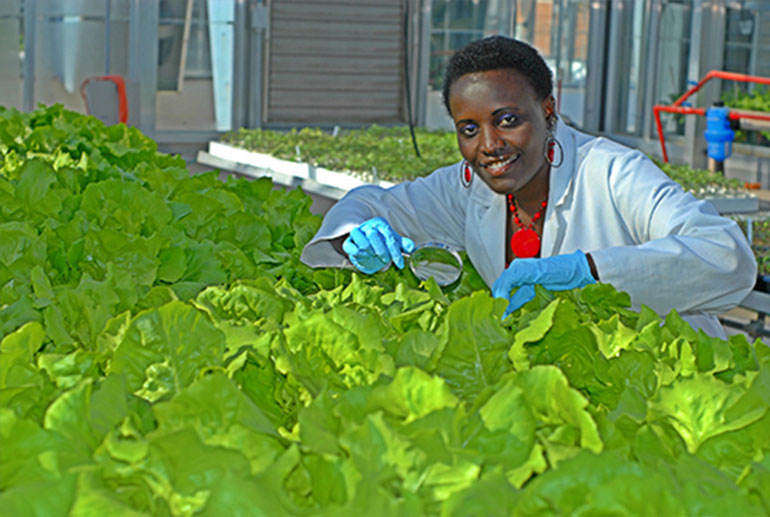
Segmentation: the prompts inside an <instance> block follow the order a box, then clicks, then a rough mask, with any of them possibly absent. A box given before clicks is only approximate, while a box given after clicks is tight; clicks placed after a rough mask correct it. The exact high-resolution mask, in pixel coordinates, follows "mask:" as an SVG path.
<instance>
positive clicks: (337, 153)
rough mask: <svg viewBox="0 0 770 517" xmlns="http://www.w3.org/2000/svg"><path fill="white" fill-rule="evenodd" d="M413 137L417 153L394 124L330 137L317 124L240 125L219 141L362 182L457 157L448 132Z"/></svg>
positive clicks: (399, 177)
mask: <svg viewBox="0 0 770 517" xmlns="http://www.w3.org/2000/svg"><path fill="white" fill-rule="evenodd" d="M415 137H416V139H417V142H418V148H419V150H420V157H418V156H417V155H416V153H415V150H414V147H413V144H412V139H411V136H410V134H409V130H408V129H407V128H405V127H400V126H396V127H383V126H377V125H373V126H369V127H367V128H365V129H347V130H341V131H339V132H338V134H337V135H336V136H334V135H332V134H331V133H326V132H324V131H322V130H320V129H317V128H304V129H301V130H299V131H297V130H291V131H288V132H278V131H271V130H259V129H240V130H238V131H237V132H233V133H228V134H227V135H225V136H224V137H223V139H222V140H223V142H226V143H228V144H231V145H234V146H236V147H242V148H244V149H248V150H251V151H257V152H261V153H266V154H270V155H272V156H275V157H276V158H281V159H284V160H291V161H296V162H303V163H309V164H311V165H315V166H318V167H323V168H326V169H330V170H334V171H341V172H350V173H352V174H353V175H355V176H358V177H360V178H363V179H365V180H371V179H374V178H376V179H380V180H387V181H392V182H399V181H404V180H410V179H414V178H417V177H419V176H427V175H428V174H430V173H431V172H433V171H434V170H436V169H438V168H439V167H443V166H445V165H449V164H452V163H455V162H457V161H458V160H460V158H461V156H460V153H459V151H458V150H457V141H456V136H455V134H454V133H450V132H446V131H428V130H425V129H423V128H415Z"/></svg>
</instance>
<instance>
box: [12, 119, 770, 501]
mask: <svg viewBox="0 0 770 517" xmlns="http://www.w3.org/2000/svg"><path fill="white" fill-rule="evenodd" d="M0 142H2V143H0V155H2V164H1V167H2V175H1V176H0V197H1V198H2V199H0V296H1V297H2V298H0V325H2V327H0V444H2V446H0V515H46V516H48V515H50V516H57V515H72V516H79V515H97V514H98V515H127V516H138V515H153V516H158V515H159V516H163V515H270V516H282V515H287V516H288V515H292V516H294V515H314V516H317V515H334V516H339V515H342V516H344V515H350V516H353V515H356V516H357V515H399V516H401V515H442V516H454V515H457V516H468V515H485V516H486V515H512V514H515V515H556V514H583V515H593V514H601V515H683V516H684V515H724V514H741V515H757V514H763V513H764V514H766V513H768V512H770V499H768V496H767V493H768V491H767V487H768V486H770V455H769V454H768V453H769V452H770V442H768V440H767V436H768V435H770V411H768V410H769V409H770V368H769V367H768V365H769V364H770V349H768V348H767V346H765V345H764V344H762V343H761V342H759V341H757V342H756V343H754V344H750V343H749V342H748V341H747V340H746V339H745V338H744V337H742V336H736V337H732V338H731V339H730V340H729V341H722V340H719V339H714V338H710V337H708V336H706V335H704V334H703V333H696V332H694V331H693V330H692V328H690V327H689V326H688V325H687V324H685V323H684V322H683V321H682V320H681V318H679V316H678V315H677V314H676V312H672V313H671V314H670V315H669V316H668V317H667V318H665V320H663V321H662V320H661V318H660V317H659V316H657V315H656V314H654V313H652V311H650V310H649V309H647V308H643V309H642V310H641V311H640V312H634V311H631V310H629V308H628V306H629V298H628V296H627V295H625V294H623V293H618V292H617V291H615V290H614V289H613V288H612V287H611V286H608V285H601V284H600V285H592V286H588V287H586V288H584V289H582V290H575V291H569V292H563V293H558V295H554V294H551V293H548V292H546V291H543V290H540V289H539V288H538V294H537V296H536V298H535V299H534V300H533V301H531V302H530V303H529V304H527V305H526V306H525V307H524V308H522V310H520V311H517V312H516V313H515V314H514V315H512V316H511V317H509V318H508V319H507V320H506V321H504V322H501V320H500V318H501V315H502V314H503V311H504V309H505V305H506V304H505V301H504V300H499V299H493V298H491V297H490V295H489V293H488V290H487V289H486V288H485V286H484V284H483V282H482V281H481V279H480V278H479V276H478V274H477V273H476V272H475V271H474V270H473V268H472V266H471V265H470V264H468V263H467V261H466V264H465V270H464V273H463V278H462V280H461V281H460V282H459V283H458V284H457V285H456V286H454V287H452V288H451V289H444V290H442V289H441V288H439V287H438V286H437V285H436V284H435V282H433V281H432V280H429V281H427V282H425V283H420V282H418V281H417V280H416V279H415V278H414V277H413V276H411V274H410V273H409V272H408V271H398V270H394V269H392V270H389V271H387V272H385V273H379V274H377V275H374V276H364V275H360V274H357V273H353V272H351V271H347V270H345V271H342V270H336V269H319V270H311V269H309V268H306V267H305V266H303V265H302V264H301V263H300V262H299V261H298V256H299V253H300V251H301V249H302V246H303V245H304V244H305V243H306V242H307V241H308V240H309V238H310V237H311V236H312V235H313V233H314V231H315V230H316V229H317V227H318V224H319V218H318V217H317V216H313V215H311V214H310V212H309V211H308V206H309V205H310V201H309V198H307V197H306V196H305V195H304V194H302V193H301V192H299V191H295V192H285V191H283V190H275V189H273V188H272V185H271V184H270V182H269V181H267V180H258V181H253V182H248V181H246V180H228V181H227V182H220V181H219V180H218V179H217V177H216V175H215V173H211V174H204V175H202V176H189V175H188V173H187V171H186V170H185V169H184V167H183V164H182V163H181V162H180V160H179V159H178V158H174V157H169V156H164V155H162V154H159V153H157V152H156V149H155V147H154V144H153V143H152V142H151V141H150V140H148V139H146V138H144V137H143V136H142V135H140V134H139V133H138V132H136V131H135V130H131V129H126V128H124V127H123V126H115V127H112V128H105V127H104V126H102V125H101V124H100V123H99V122H97V121H96V120H94V119H92V118H89V117H84V116H81V115H76V114H74V113H70V112H66V111H64V110H62V109H61V108H60V107H51V108H46V109H40V110H38V111H36V112H34V113H32V114H29V115H23V114H20V113H18V112H15V111H12V110H10V111H9V110H7V111H0Z"/></svg>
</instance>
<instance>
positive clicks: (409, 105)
mask: <svg viewBox="0 0 770 517" xmlns="http://www.w3.org/2000/svg"><path fill="white" fill-rule="evenodd" d="M409 77H410V76H409V0H406V1H405V2H404V81H405V82H406V116H407V118H408V122H409V133H410V134H411V135H412V145H413V146H414V152H415V154H416V155H417V157H418V158H422V156H421V155H420V148H419V147H417V137H416V136H415V135H414V121H413V120H412V93H411V90H412V89H411V81H410V80H409Z"/></svg>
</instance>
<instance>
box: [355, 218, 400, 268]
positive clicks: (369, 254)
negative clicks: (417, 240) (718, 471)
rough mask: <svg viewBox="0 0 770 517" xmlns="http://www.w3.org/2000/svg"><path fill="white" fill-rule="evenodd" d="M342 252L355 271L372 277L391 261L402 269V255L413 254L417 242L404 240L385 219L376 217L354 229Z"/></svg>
mask: <svg viewBox="0 0 770 517" xmlns="http://www.w3.org/2000/svg"><path fill="white" fill-rule="evenodd" d="M342 250H343V251H344V252H345V253H347V255H348V258H349V259H350V262H352V263H353V265H354V266H355V267H356V269H358V270H359V271H361V272H362V273H366V274H367V275H371V274H373V273H376V272H377V271H380V270H381V269H384V268H385V267H386V266H387V265H388V264H390V263H391V262H393V263H394V264H396V267H398V268H399V269H403V268H404V257H403V255H402V254H401V252H402V251H405V252H407V253H410V252H411V251H412V250H414V241H412V239H410V238H408V237H401V236H400V235H399V234H398V233H397V232H396V231H395V230H394V229H393V228H392V227H391V226H390V224H388V221H386V220H385V219H383V218H382V217H374V218H372V219H369V220H368V221H365V222H363V223H361V225H359V226H358V227H356V228H353V230H352V231H351V232H350V235H349V236H348V238H347V239H345V241H344V242H343V243H342Z"/></svg>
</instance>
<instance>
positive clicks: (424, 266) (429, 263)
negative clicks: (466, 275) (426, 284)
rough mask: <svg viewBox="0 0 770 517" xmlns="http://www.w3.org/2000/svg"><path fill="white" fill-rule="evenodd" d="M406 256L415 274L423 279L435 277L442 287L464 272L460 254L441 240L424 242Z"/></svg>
mask: <svg viewBox="0 0 770 517" xmlns="http://www.w3.org/2000/svg"><path fill="white" fill-rule="evenodd" d="M404 256H405V257H408V262H409V269H411V270H412V273H414V276H416V277H417V278H419V279H420V280H423V281H424V280H427V279H428V278H430V277H433V279H434V280H435V281H436V283H437V284H438V285H440V286H442V287H444V286H447V285H450V284H452V283H454V282H455V281H456V280H457V279H458V278H460V274H461V273H462V272H463V260H462V259H461V258H460V254H459V253H457V252H456V251H455V250H453V249H452V248H450V247H449V246H447V245H446V244H442V243H440V242H424V243H422V244H420V245H419V246H417V247H415V248H414V250H412V252H411V253H408V254H407V253H405V254H404Z"/></svg>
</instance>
